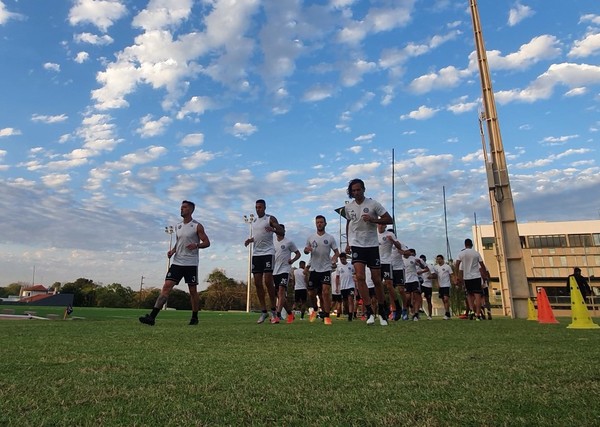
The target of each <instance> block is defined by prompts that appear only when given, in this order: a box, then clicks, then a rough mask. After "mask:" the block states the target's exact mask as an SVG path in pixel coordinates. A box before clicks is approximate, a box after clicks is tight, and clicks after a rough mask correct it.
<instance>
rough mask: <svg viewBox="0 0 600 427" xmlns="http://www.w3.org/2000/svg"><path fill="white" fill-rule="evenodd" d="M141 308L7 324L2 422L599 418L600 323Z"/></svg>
mask: <svg viewBox="0 0 600 427" xmlns="http://www.w3.org/2000/svg"><path fill="white" fill-rule="evenodd" d="M0 308H2V307H0ZM20 310H22V309H17V313H19V311H20ZM35 310H36V311H37V312H38V315H45V314H47V313H55V314H61V317H62V311H61V310H60V309H57V308H40V307H36V308H35ZM141 314H142V311H141V310H127V309H123V310H119V309H92V308H90V309H83V308H75V312H74V313H73V315H75V316H81V317H85V319H84V320H79V321H59V320H56V321H41V320H20V321H8V320H6V321H0V360H1V369H0V407H1V411H0V426H66V425H69V426H166V425H170V426H201V425H257V426H258V425H281V426H296V425H297V426H306V425H309V426H310V425H314V426H346V425H364V426H366V425H370V426H404V425H415V426H480V425H483V426H502V425H507V426H535V425H539V426H594V425H596V426H597V425H600V403H599V402H600V363H599V362H600V352H599V350H600V330H598V329H597V330H571V329H566V326H567V324H568V323H570V319H566V318H561V319H559V320H560V322H561V323H560V324H558V325H540V324H538V323H537V322H528V321H525V320H509V319H500V318H499V319H494V320H492V321H483V322H474V321H466V320H458V319H453V320H451V321H443V320H441V319H439V318H438V319H434V320H432V321H427V320H421V321H420V322H397V323H394V324H390V326H388V327H386V328H384V327H381V326H379V325H378V324H377V325H375V326H372V327H367V326H366V325H365V323H364V322H360V321H354V322H352V323H349V322H347V321H346V320H345V319H339V320H337V319H334V324H333V326H331V327H328V326H325V325H323V324H322V323H320V322H315V323H309V322H308V320H306V321H303V322H301V321H296V322H295V323H294V324H292V325H287V324H279V325H270V324H263V325H256V324H255V320H256V318H257V315H256V314H246V313H216V312H201V313H200V325H198V326H195V327H194V326H188V325H187V321H188V318H189V312H176V311H167V312H163V313H161V315H160V316H159V317H158V321H157V324H156V326H154V327H149V326H146V325H141V324H139V323H138V321H137V317H138V316H139V315H141ZM596 321H597V320H596Z"/></svg>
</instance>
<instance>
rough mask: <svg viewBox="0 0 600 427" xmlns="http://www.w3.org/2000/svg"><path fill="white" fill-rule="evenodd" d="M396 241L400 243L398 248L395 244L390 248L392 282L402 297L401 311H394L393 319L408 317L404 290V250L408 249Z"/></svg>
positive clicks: (407, 302)
mask: <svg viewBox="0 0 600 427" xmlns="http://www.w3.org/2000/svg"><path fill="white" fill-rule="evenodd" d="M398 243H399V244H400V248H398V247H396V246H394V248H392V258H391V260H392V261H391V264H392V283H393V285H394V288H395V289H396V290H397V291H398V293H399V294H400V298H401V299H402V311H401V312H398V311H396V313H394V320H400V319H401V318H404V317H405V316H406V318H407V319H408V314H407V313H408V308H409V301H408V297H407V295H406V291H405V290H404V252H405V251H408V246H406V245H405V244H403V243H400V242H398Z"/></svg>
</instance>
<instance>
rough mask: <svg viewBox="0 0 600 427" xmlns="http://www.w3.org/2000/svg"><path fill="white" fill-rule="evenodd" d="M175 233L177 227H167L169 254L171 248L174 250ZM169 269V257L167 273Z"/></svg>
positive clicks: (169, 259)
mask: <svg viewBox="0 0 600 427" xmlns="http://www.w3.org/2000/svg"><path fill="white" fill-rule="evenodd" d="M174 232H175V227H173V226H172V225H168V226H166V227H165V233H167V234H168V235H169V252H170V251H171V248H173V233H174ZM169 267H171V258H169V257H167V271H169ZM164 309H165V310H166V309H167V301H165V306H164Z"/></svg>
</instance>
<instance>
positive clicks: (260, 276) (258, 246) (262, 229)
mask: <svg viewBox="0 0 600 427" xmlns="http://www.w3.org/2000/svg"><path fill="white" fill-rule="evenodd" d="M266 208H267V202H265V201H264V200H263V199H258V200H257V201H256V204H255V209H256V215H257V216H256V218H254V221H253V222H252V237H250V238H249V239H246V241H245V242H244V246H248V245H249V244H250V243H252V244H253V245H254V246H253V253H252V274H253V275H254V286H256V295H257V296H258V301H259V302H260V306H261V309H262V312H261V314H260V317H259V318H258V321H257V322H256V323H263V322H264V321H265V320H267V318H268V317H269V316H268V315H267V303H266V301H265V288H266V289H267V293H268V294H269V299H270V300H271V317H275V316H276V313H275V310H276V309H275V307H276V305H277V301H276V297H275V285H274V283H273V256H274V255H275V245H274V244H273V233H275V232H281V227H280V226H279V222H278V221H277V218H275V217H274V216H273V215H267V213H266ZM263 284H264V287H263Z"/></svg>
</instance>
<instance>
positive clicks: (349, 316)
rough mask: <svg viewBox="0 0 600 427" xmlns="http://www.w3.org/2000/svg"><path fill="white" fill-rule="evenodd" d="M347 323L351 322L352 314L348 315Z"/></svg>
mask: <svg viewBox="0 0 600 427" xmlns="http://www.w3.org/2000/svg"><path fill="white" fill-rule="evenodd" d="M348 322H352V314H349V315H348Z"/></svg>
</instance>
